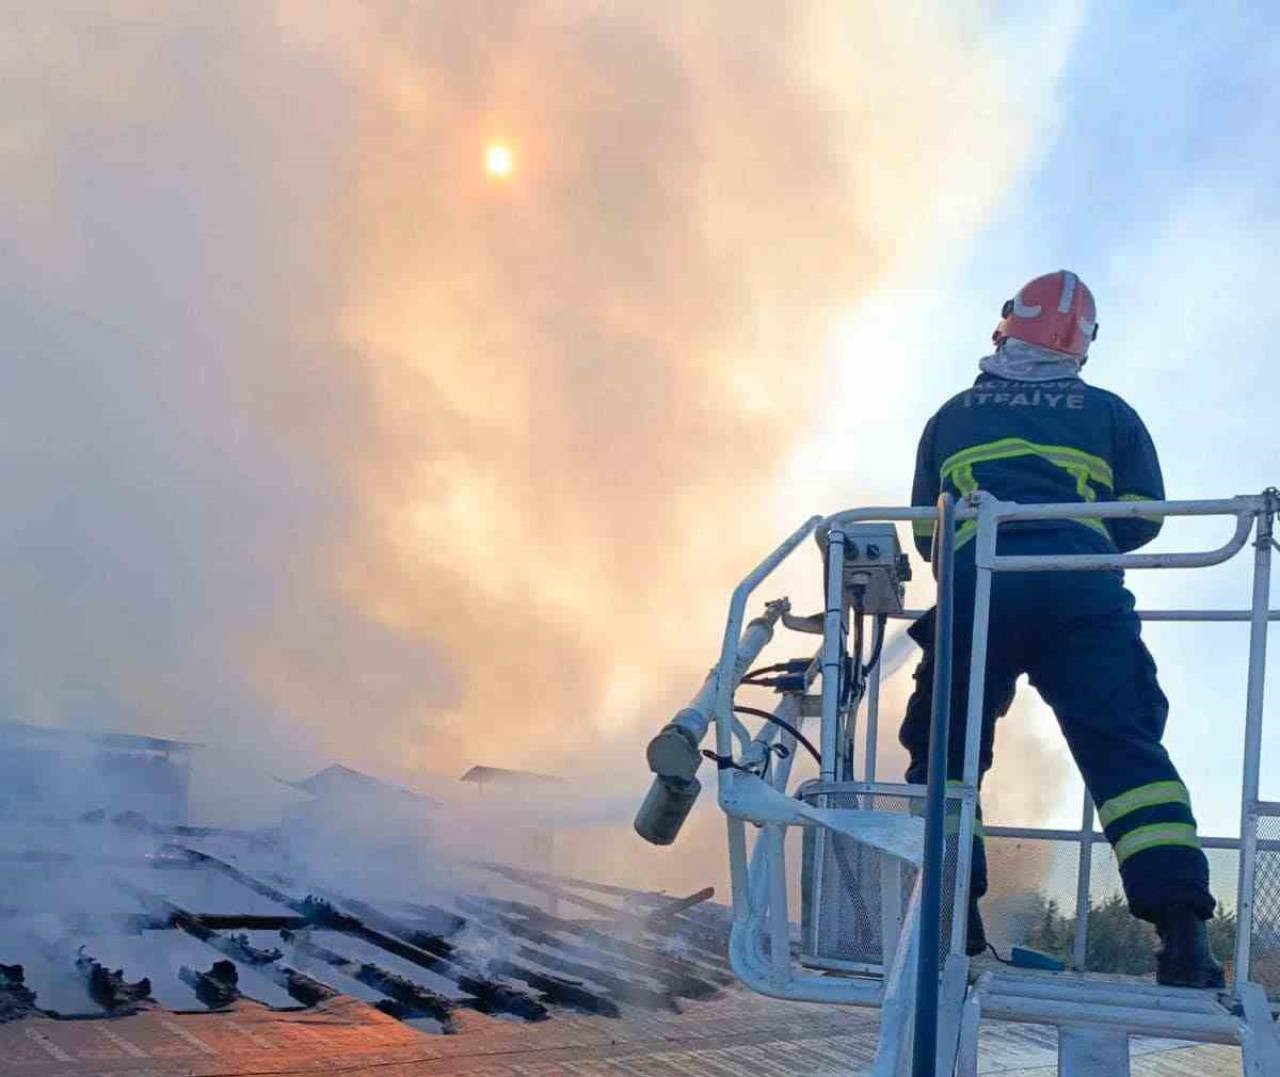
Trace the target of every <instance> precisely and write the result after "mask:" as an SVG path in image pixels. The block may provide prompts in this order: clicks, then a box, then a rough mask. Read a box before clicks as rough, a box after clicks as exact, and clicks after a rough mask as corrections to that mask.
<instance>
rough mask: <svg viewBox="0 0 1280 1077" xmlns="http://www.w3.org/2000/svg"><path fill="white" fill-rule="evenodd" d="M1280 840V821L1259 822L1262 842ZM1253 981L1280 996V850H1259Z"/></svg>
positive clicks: (1252, 945)
mask: <svg viewBox="0 0 1280 1077" xmlns="http://www.w3.org/2000/svg"><path fill="white" fill-rule="evenodd" d="M1278 839H1280V818H1277V817H1276V816H1264V817H1263V818H1261V819H1259V820H1258V841H1259V845H1261V844H1262V842H1267V843H1270V842H1273V841H1276V840H1278ZM1249 978H1250V979H1251V980H1253V981H1254V982H1255V983H1258V984H1261V985H1262V986H1263V987H1264V988H1266V991H1267V994H1268V995H1270V996H1271V997H1272V998H1275V997H1277V996H1280V849H1276V848H1274V847H1271V848H1259V849H1258V859H1257V862H1256V864H1255V868H1254V877H1253V932H1252V934H1251V936H1250V959H1249Z"/></svg>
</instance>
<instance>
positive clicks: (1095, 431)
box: [911, 374, 1164, 559]
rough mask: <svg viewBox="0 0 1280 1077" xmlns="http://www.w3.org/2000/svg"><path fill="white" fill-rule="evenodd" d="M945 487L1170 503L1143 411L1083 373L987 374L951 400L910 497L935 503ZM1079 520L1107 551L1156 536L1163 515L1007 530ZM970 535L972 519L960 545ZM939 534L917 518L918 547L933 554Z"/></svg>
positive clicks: (920, 461)
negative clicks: (1059, 376)
mask: <svg viewBox="0 0 1280 1077" xmlns="http://www.w3.org/2000/svg"><path fill="white" fill-rule="evenodd" d="M944 489H946V490H949V491H951V492H952V493H953V494H955V495H957V496H963V495H965V494H968V493H971V492H973V491H974V490H986V491H988V492H989V493H991V494H994V495H995V496H996V497H998V498H1000V499H1001V500H1002V501H1019V502H1022V503H1023V504H1032V503H1041V504H1045V503H1055V502H1064V501H1126V500H1135V501H1162V500H1164V480H1163V479H1162V477H1161V475H1160V462H1159V460H1158V459H1157V458H1156V450H1155V446H1154V445H1153V444H1152V443H1151V435H1150V434H1148V433H1147V428H1146V427H1145V426H1143V424H1142V420H1141V419H1140V418H1138V413H1137V412H1135V411H1134V410H1133V408H1131V407H1129V405H1128V404H1126V403H1125V402H1124V401H1123V400H1121V399H1120V397H1118V396H1116V395H1115V393H1109V392H1107V391H1106V390H1105V389H1098V388H1095V387H1094V386H1092V385H1086V384H1085V383H1084V382H1083V381H1081V380H1079V379H1078V378H1070V379H1065V380H1061V381H1048V382H1045V381H1041V382H1023V381H1006V380H1004V379H1002V378H998V377H994V376H993V375H990V374H982V375H980V376H979V377H978V380H977V381H976V382H974V384H973V388H971V389H966V390H965V391H964V392H962V393H958V394H957V395H956V396H954V397H952V398H951V399H950V400H948V401H947V403H946V404H944V405H943V406H942V408H941V409H940V410H939V411H938V413H937V414H936V415H935V416H934V417H933V418H932V419H930V420H929V424H928V425H927V426H926V427H925V430H924V434H923V435H922V436H921V438H920V447H919V449H918V451H917V453H916V474H915V482H914V484H913V486H912V490H911V503H912V504H913V505H930V506H932V505H933V504H934V503H935V502H936V501H937V499H938V495H939V493H940V492H941V491H942V490H944ZM1080 527H1085V528H1088V529H1089V530H1090V531H1091V532H1092V533H1093V534H1094V535H1095V536H1096V537H1097V540H1098V545H1099V549H1100V550H1109V549H1119V550H1121V551H1128V550H1134V549H1137V548H1138V547H1139V546H1142V545H1144V544H1146V543H1148V542H1150V541H1151V540H1152V539H1153V538H1155V536H1156V535H1157V534H1158V533H1159V531H1160V520H1159V519H1158V518H1149V517H1126V518H1123V519H1108V520H1102V519H1099V518H1097V517H1091V518H1088V519H1086V520H1084V521H1083V522H1073V521H1066V520H1045V521H1038V522H1031V521H1026V522H1014V523H1008V524H1003V525H1001V529H1000V530H1001V533H1004V532H1005V531H1008V530H1026V529H1034V530H1053V529H1055V528H1059V529H1060V528H1070V529H1073V530H1074V529H1078V528H1080ZM973 532H974V523H973V521H972V520H970V521H965V523H963V524H961V526H960V528H959V530H958V531H957V535H956V538H957V545H962V544H963V543H965V542H966V541H968V540H969V539H970V538H972V537H973ZM932 533H933V524H932V522H931V521H923V522H917V526H916V528H915V533H914V534H915V540H916V546H917V547H918V548H919V550H920V553H921V555H922V556H923V557H925V558H926V559H927V558H928V557H929V548H930V542H931V539H932ZM1076 533H1078V532H1076Z"/></svg>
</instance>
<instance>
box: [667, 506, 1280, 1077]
mask: <svg viewBox="0 0 1280 1077" xmlns="http://www.w3.org/2000/svg"><path fill="white" fill-rule="evenodd" d="M1278 508H1280V498H1278V497H1277V495H1276V493H1275V491H1267V492H1266V493H1264V494H1262V495H1256V496H1243V497H1236V498H1231V499H1225V500H1213V501H1128V502H1089V503H1073V504H1065V505H1019V504H1015V503H1010V502H1000V501H997V500H996V499H994V498H992V497H990V495H986V494H982V493H979V494H977V495H974V496H973V497H971V498H969V499H967V500H966V501H965V502H962V503H961V504H959V505H957V506H956V507H955V511H954V517H955V518H956V519H958V520H961V521H964V520H974V521H976V533H975V534H974V537H973V540H972V541H973V557H974V564H975V568H976V583H975V588H974V604H973V629H972V655H971V664H970V669H969V692H968V701H967V708H966V714H965V733H966V739H965V744H966V751H965V759H964V772H963V780H962V782H961V783H960V784H959V786H958V787H953V788H949V789H948V790H947V796H948V798H950V799H951V800H952V801H953V802H954V801H958V802H959V828H958V829H959V833H958V835H957V838H956V856H957V860H958V864H957V867H956V872H955V879H956V883H955V893H954V895H953V900H954V907H953V913H952V917H953V919H952V924H951V931H950V950H951V956H950V958H949V960H948V964H947V967H946V968H945V969H944V972H943V999H942V1001H943V1006H942V1008H941V1009H940V1012H942V1011H943V1010H945V1013H944V1019H947V1020H951V1018H947V1017H946V1014H951V1015H952V1017H953V1018H954V1020H952V1025H953V1026H954V1027H950V1028H948V1029H947V1030H946V1032H945V1035H944V1036H943V1037H942V1040H941V1041H940V1044H942V1043H944V1042H946V1041H947V1040H948V1039H949V1042H950V1043H951V1049H952V1051H953V1054H952V1055H951V1056H950V1057H951V1058H954V1057H955V1055H954V1050H955V1049H956V1038H957V1037H958V1036H959V1035H960V1029H959V1021H960V1009H959V1006H960V1002H961V1001H962V998H963V995H964V989H965V988H964V985H965V976H964V969H965V968H967V964H966V959H965V958H964V956H963V946H964V938H965V916H966V914H967V906H968V888H969V878H970V872H971V866H972V864H971V860H972V847H973V834H974V829H975V824H976V811H977V785H978V748H979V743H980V738H979V729H980V724H981V715H982V707H983V696H984V692H985V683H984V678H985V664H986V663H985V658H986V650H987V628H988V620H989V615H990V601H991V584H992V577H993V575H994V573H996V572H1025V571H1075V570H1092V569H1102V568H1121V569H1124V568H1190V567H1204V566H1208V565H1215V564H1220V563H1222V562H1224V561H1227V560H1229V559H1230V558H1231V557H1233V556H1235V555H1236V554H1237V553H1238V552H1239V551H1240V550H1241V549H1242V548H1243V547H1244V546H1245V544H1246V543H1247V542H1248V541H1249V537H1250V534H1251V533H1253V534H1254V535H1255V541H1254V544H1253V545H1254V549H1255V557H1254V572H1253V592H1252V602H1251V604H1250V608H1249V609H1247V610H1221V609H1215V610H1146V611H1140V613H1139V615H1140V616H1141V617H1142V618H1143V619H1144V620H1146V621H1187V622H1246V621H1247V622H1248V623H1249V624H1250V626H1251V629H1250V642H1249V662H1248V691H1247V699H1246V706H1245V752H1244V773H1243V775H1242V785H1241V799H1240V806H1241V836H1240V838H1239V839H1232V838H1212V839H1206V841H1205V843H1204V844H1205V845H1206V847H1210V848H1239V850H1240V873H1239V880H1238V886H1237V904H1236V915H1237V944H1236V953H1235V980H1236V983H1235V991H1236V994H1237V996H1238V997H1241V998H1243V995H1242V990H1243V987H1248V986H1249V985H1247V984H1244V983H1243V981H1244V980H1245V979H1246V978H1247V976H1248V970H1249V967H1250V966H1249V959H1250V950H1249V943H1250V938H1251V934H1252V917H1253V881H1254V868H1255V863H1256V856H1257V851H1258V848H1259V843H1258V839H1257V820H1258V819H1259V818H1260V817H1263V816H1268V815H1280V805H1277V804H1272V803H1268V802H1264V801H1262V800H1260V799H1259V795H1258V794H1259V789H1258V777H1259V757H1260V745H1261V729H1262V699H1263V696H1262V689H1263V676H1264V670H1265V653H1266V628H1267V624H1268V622H1269V621H1270V620H1276V619H1278V618H1280V611H1275V610H1270V609H1269V607H1268V600H1269V577H1270V555H1271V550H1272V547H1273V545H1274V540H1273V537H1272V530H1271V527H1272V519H1273V516H1274V514H1275V513H1276V511H1277V509H1278ZM1084 516H1089V517H1094V518H1103V519H1110V518H1124V517H1134V516H1161V517H1169V516H1225V517H1230V518H1232V519H1233V520H1234V523H1235V527H1234V531H1233V533H1232V535H1231V537H1230V538H1229V539H1228V541H1227V542H1225V543H1224V544H1223V545H1222V546H1220V547H1218V548H1216V549H1213V550H1209V551H1196V552H1182V553H1153V554H1087V555H1036V556H1029V557H1028V556H1018V555H1002V554H998V553H997V552H996V537H997V533H998V529H999V526H1000V524H1001V523H1002V522H1006V521H1013V520H1027V519H1073V518H1079V517H1084ZM937 518H938V510H936V509H935V508H933V507H925V508H921V507H873V508H863V509H854V510H850V511H847V512H841V513H838V514H836V515H834V516H830V517H827V518H826V519H825V520H823V519H822V518H820V517H812V518H810V519H809V520H807V521H806V522H805V523H804V524H803V525H802V526H801V527H800V528H799V529H797V530H796V531H795V532H794V533H793V534H792V535H791V536H789V537H788V538H787V540H786V541H785V542H784V543H783V544H782V545H781V546H779V547H778V549H776V550H775V551H774V552H773V553H772V554H770V555H769V557H767V558H766V559H765V560H764V561H763V562H762V563H761V564H760V565H759V566H758V567H757V568H756V569H755V570H754V571H753V572H752V573H750V574H749V575H748V576H747V577H746V578H745V579H744V580H743V581H742V582H741V583H740V584H739V585H738V587H737V588H736V589H735V591H734V593H733V597H732V600H731V602H730V607H729V615H728V618H727V621H726V625H725V632H724V638H723V643H722V647H721V653H720V661H719V663H718V664H717V666H716V669H715V671H713V676H712V677H711V678H709V680H708V683H707V685H706V686H705V687H704V690H703V692H701V693H699V696H698V697H697V698H696V699H695V704H694V705H691V707H690V708H686V709H685V710H684V711H682V712H681V714H680V715H679V716H677V720H676V721H675V722H673V723H672V724H671V726H668V727H667V728H668V730H670V729H671V728H672V727H675V726H679V727H680V730H681V731H682V732H681V736H682V737H683V738H685V740H686V741H692V743H693V744H694V745H695V746H696V743H697V742H698V741H699V740H701V738H702V736H703V734H704V733H705V732H706V731H707V729H708V726H709V724H711V723H714V725H715V745H716V753H717V755H718V756H719V757H720V758H721V760H722V761H726V760H729V759H730V757H731V756H732V754H733V749H734V740H735V736H738V737H739V738H741V737H742V736H743V730H742V726H741V723H739V722H738V721H737V719H736V717H735V715H734V710H733V706H734V703H733V697H734V693H735V691H736V689H737V687H738V682H739V680H740V679H741V677H742V674H743V673H744V672H745V668H746V667H745V662H744V655H748V654H749V656H750V657H749V659H747V660H754V657H755V655H756V654H757V653H759V651H760V649H761V647H762V646H763V645H764V643H766V642H767V639H768V637H769V636H771V635H772V623H773V622H772V620H770V621H769V622H768V624H767V626H766V627H767V631H765V632H764V635H763V638H762V637H761V623H762V621H761V619H759V618H757V620H756V621H754V622H752V624H751V626H748V627H747V630H746V631H745V633H744V622H745V620H746V607H747V603H748V601H749V599H750V597H751V595H752V594H753V592H754V591H755V590H756V589H757V588H758V587H759V586H760V584H761V583H762V582H763V581H764V580H765V579H767V578H768V577H769V576H770V575H771V574H772V573H773V572H774V571H775V570H776V569H777V567H778V566H779V565H780V564H781V563H782V562H783V561H784V560H785V559H786V558H787V557H789V556H790V554H791V553H792V552H793V551H794V550H795V549H796V548H797V547H798V546H799V545H800V544H801V543H802V542H803V541H804V539H805V538H806V537H808V536H809V535H810V534H813V533H814V532H815V531H819V536H820V538H821V539H823V540H824V541H823V545H824V546H825V556H826V569H827V593H826V595H825V599H826V601H825V612H824V616H823V643H822V647H821V648H820V650H819V652H818V654H817V655H816V656H815V659H814V661H813V662H812V663H811V665H810V667H809V669H808V671H807V672H806V674H805V676H804V683H805V684H806V685H807V684H808V683H809V681H810V680H812V679H813V678H814V677H815V676H817V675H818V674H821V676H822V684H821V696H820V700H821V752H820V755H821V767H820V774H821V779H820V780H821V781H823V782H831V781H832V780H833V779H835V778H836V767H835V760H836V758H837V742H836V737H837V729H838V728H839V718H840V707H841V701H840V700H839V699H838V698H837V693H838V689H837V684H838V681H839V678H838V676H837V675H836V674H837V671H838V668H839V664H840V662H841V660H842V653H843V652H842V649H841V637H840V633H841V630H842V619H843V617H844V614H845V609H846V602H847V597H846V595H845V593H844V591H843V586H844V584H843V562H842V556H843V549H844V542H843V539H844V530H845V529H846V528H847V527H849V526H851V525H853V524H856V523H862V522H870V521H874V522H894V523H898V522H904V523H905V522H910V521H916V520H930V521H932V520H935V519H937ZM823 532H825V534H824V533H823ZM771 611H772V614H773V619H774V620H776V617H777V613H776V604H771ZM920 612H921V611H908V612H906V613H904V614H902V615H900V616H903V617H910V616H916V615H918V614H919V613H920ZM726 673H727V674H728V675H725V674H726ZM866 687H867V691H866V703H867V712H866V722H865V730H864V737H863V745H862V747H863V767H862V770H863V775H862V776H863V782H860V783H850V782H849V779H850V778H852V777H853V775H852V774H850V775H845V776H844V780H845V782H846V788H855V787H857V788H863V789H866V790H867V791H869V792H870V791H882V792H885V793H892V794H894V795H900V796H916V797H919V796H920V795H921V794H922V792H923V787H922V786H908V785H905V784H902V783H885V782H878V781H877V780H876V779H877V775H876V755H877V738H878V725H879V703H880V687H881V684H880V668H879V665H878V664H877V665H876V666H875V667H873V669H872V671H871V676H870V679H869V682H868V684H867V686H866ZM776 713H777V715H778V716H779V717H782V718H784V720H786V721H787V722H788V723H789V724H792V725H794V726H795V727H796V728H797V729H800V728H802V726H803V722H804V719H805V717H806V709H805V708H804V707H802V706H801V705H800V703H799V697H798V696H796V695H794V694H793V695H785V696H784V697H783V700H782V702H781V704H780V705H779V709H778V711H777V712H776ZM845 732H846V735H848V736H852V735H853V734H854V728H853V727H852V726H850V727H847V728H846V731H845ZM664 733H665V731H664ZM655 742H656V741H655ZM775 742H781V743H782V744H784V745H785V746H786V747H787V748H789V749H790V751H789V752H788V753H787V754H786V755H785V756H784V757H781V758H778V759H777V761H776V763H775V764H774V765H773V766H772V768H771V771H770V772H767V773H763V774H762V773H749V772H747V771H746V770H743V769H740V768H739V767H734V766H725V765H722V767H721V769H720V770H719V773H718V797H719V802H720V805H721V807H722V809H723V810H724V812H725V814H726V817H727V829H728V845H729V861H730V878H731V888H732V900H733V927H732V932H731V939H730V960H731V964H732V966H733V968H734V971H735V972H736V973H737V975H738V976H739V977H740V978H741V979H742V980H743V981H744V982H746V983H747V984H748V985H749V986H751V987H753V988H755V989H756V990H758V991H761V992H763V993H765V994H769V995H774V996H777V997H782V998H791V999H802V1000H809V1001H824V1002H842V1003H851V1004H861V1005H882V1006H884V1007H885V1009H886V1013H885V1018H884V1025H883V1028H882V1036H881V1048H882V1058H883V1059H886V1060H891V1059H900V1058H901V1057H902V1052H903V1050H905V1049H906V1048H905V1046H904V1043H905V1041H904V1039H903V1037H904V1036H905V1035H906V1033H905V1032H904V1029H905V1028H906V1026H907V1025H909V1024H910V1021H909V1014H910V1011H911V1008H912V999H913V997H914V991H915V986H916V985H915V977H914V960H915V947H916V945H917V935H918V931H917V924H916V922H915V918H916V917H917V916H918V909H919V892H918V891H919V887H920V878H919V877H918V878H917V893H916V894H915V895H914V897H913V898H912V901H911V904H910V909H909V912H908V915H907V916H906V922H905V924H904V926H903V930H902V936H901V940H900V942H899V945H897V947H896V948H895V949H894V951H893V956H892V962H891V967H890V968H888V969H886V970H885V974H884V976H883V978H878V977H866V976H850V977H834V976H830V975H825V974H824V975H814V974H812V973H811V972H807V971H804V970H803V969H802V968H799V967H797V965H796V964H795V962H794V961H793V958H792V955H791V948H790V938H789V919H790V918H789V916H788V910H787V875H786V864H785V845H784V839H785V834H786V831H787V829H788V828H790V827H816V828H819V829H820V830H822V831H824V832H828V833H831V834H835V835H844V836H846V837H849V838H852V839H853V840H854V841H857V842H862V843H864V844H868V845H871V846H874V847H875V848H877V849H880V850H881V851H882V852H884V853H886V854H888V855H889V856H891V857H896V858H898V859H899V860H903V861H906V862H908V863H917V864H918V863H919V862H920V850H921V847H922V837H923V835H922V830H923V827H922V824H921V820H919V819H916V818H912V817H910V816H904V815H901V814H896V813H888V812H874V811H867V810H856V811H855V810H843V809H839V808H834V807H829V806H828V807H817V806H813V805H810V804H806V803H804V802H802V801H800V800H798V799H796V798H795V797H793V796H789V795H788V794H787V786H788V782H789V780H790V774H791V769H792V762H793V760H794V754H795V749H796V740H795V738H794V737H793V736H792V735H791V733H790V732H789V731H787V730H785V729H779V727H777V726H775V725H773V724H772V723H770V724H767V725H766V726H765V727H764V728H763V729H762V730H761V731H760V733H759V734H757V735H756V736H755V737H754V738H752V740H751V742H750V743H749V744H748V745H747V746H746V747H745V749H744V751H743V752H742V754H741V756H740V757H739V761H738V762H739V764H754V765H755V767H756V769H762V765H763V762H764V761H765V760H767V759H769V758H770V755H771V752H772V750H773V749H772V746H773V744H774V743H775ZM695 750H696V749H695ZM652 764H653V755H652V748H651V765H652ZM654 769H655V771H657V772H658V773H659V774H660V776H661V772H660V770H659V768H658V767H656V766H655V767H654ZM751 769H752V767H751V766H748V767H747V770H751ZM824 802H825V803H827V804H829V803H830V798H827V800H826V801H824ZM1093 821H1094V809H1093V805H1092V803H1090V802H1089V800H1088V797H1087V794H1086V797H1085V800H1084V802H1083V804H1082V811H1081V826H1080V829H1079V830H1078V831H1077V830H1068V831H1055V830H1049V829H1046V828H1011V827H990V828H988V833H990V834H992V835H993V836H1001V835H1004V836H1017V837H1025V838H1029V839H1033V840H1035V839H1039V840H1049V839H1062V838H1066V839H1067V840H1074V841H1076V842H1077V843H1078V845H1079V848H1080V857H1079V861H1080V862H1079V867H1078V870H1077V897H1076V913H1077V915H1076V932H1077V934H1076V937H1075V939H1074V940H1073V958H1074V960H1075V963H1076V965H1077V966H1078V967H1083V966H1084V964H1085V960H1084V958H1085V953H1086V947H1087V930H1088V897H1089V887H1090V877H1089V872H1090V866H1091V861H1092V856H1091V850H1092V847H1093V845H1094V844H1095V843H1096V842H1099V841H1105V836H1104V835H1102V834H1100V833H1098V832H1096V831H1095V830H1094V829H1093ZM747 823H752V824H755V825H757V826H759V827H761V830H760V834H759V837H758V839H757V841H756V843H755V846H754V848H753V849H752V850H751V852H750V855H748V842H747ZM1242 985H1243V986H1242ZM956 992H959V995H957V994H956ZM997 994H998V992H997ZM999 997H1000V998H1002V999H1004V1000H1005V1001H1004V1002H1003V1003H1002V1005H1009V1004H1010V1003H1009V1002H1008V998H1007V997H1006V996H1005V995H999ZM1249 998H1250V999H1253V998H1254V995H1252V994H1250V995H1249ZM1251 1005H1252V1003H1251ZM966 1012H967V1011H966ZM966 1020H967V1018H966ZM1214 1020H1215V1021H1218V1017H1215V1018H1214ZM1229 1025H1230V1021H1228V1022H1227V1025H1223V1024H1222V1023H1221V1021H1218V1023H1217V1024H1216V1025H1215V1028H1216V1029H1217V1032H1216V1033H1215V1034H1224V1033H1223V1029H1224V1028H1228V1026H1229ZM1241 1035H1242V1036H1243V1035H1244V1033H1241ZM938 1057H939V1060H941V1059H942V1057H943V1056H942V1049H941V1046H940V1049H939V1056H938ZM885 1065H886V1066H889V1067H890V1068H882V1069H877V1070H876V1071H874V1072H877V1073H878V1072H885V1073H888V1072H892V1071H893V1067H896V1062H893V1063H890V1062H886V1063H885Z"/></svg>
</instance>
